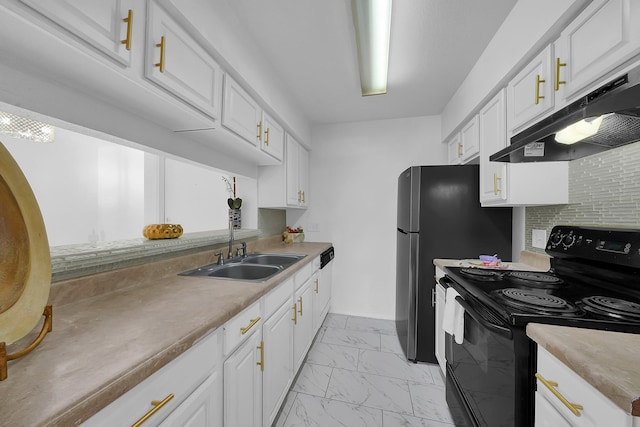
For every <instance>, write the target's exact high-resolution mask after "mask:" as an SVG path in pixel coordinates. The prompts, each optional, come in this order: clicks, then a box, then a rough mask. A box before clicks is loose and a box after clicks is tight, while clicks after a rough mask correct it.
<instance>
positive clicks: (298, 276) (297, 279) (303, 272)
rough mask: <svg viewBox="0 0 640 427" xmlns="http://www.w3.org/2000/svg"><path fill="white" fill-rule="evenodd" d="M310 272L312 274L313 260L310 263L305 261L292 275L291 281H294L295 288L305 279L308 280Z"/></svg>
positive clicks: (303, 282) (302, 283) (304, 281)
mask: <svg viewBox="0 0 640 427" xmlns="http://www.w3.org/2000/svg"><path fill="white" fill-rule="evenodd" d="M312 274H313V261H312V262H310V263H307V264H306V265H305V266H304V267H302V268H301V269H300V270H298V271H297V272H296V273H295V274H294V275H293V281H294V283H295V286H296V289H298V288H299V287H300V286H302V285H304V284H305V283H306V281H307V280H309V277H311V275H312Z"/></svg>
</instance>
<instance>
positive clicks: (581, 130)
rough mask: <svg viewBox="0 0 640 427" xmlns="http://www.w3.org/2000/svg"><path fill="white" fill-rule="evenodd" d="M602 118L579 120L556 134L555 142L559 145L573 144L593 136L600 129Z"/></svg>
mask: <svg viewBox="0 0 640 427" xmlns="http://www.w3.org/2000/svg"><path fill="white" fill-rule="evenodd" d="M603 118H604V116H599V117H595V118H593V117H592V118H588V119H583V120H580V121H579V122H577V123H574V124H572V125H569V126H567V127H566V128H564V129H562V130H561V131H560V132H557V133H556V141H558V142H559V143H560V144H567V145H569V144H575V143H576V142H578V141H582V140H583V139H585V138H588V137H590V136H593V135H595V134H596V133H598V129H600V125H601V124H602V119H603Z"/></svg>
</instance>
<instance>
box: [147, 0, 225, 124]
mask: <svg viewBox="0 0 640 427" xmlns="http://www.w3.org/2000/svg"><path fill="white" fill-rule="evenodd" d="M147 15H148V16H147V20H148V27H147V41H146V43H147V44H146V56H145V73H144V74H145V77H147V78H148V79H149V80H151V81H152V82H154V83H156V84H157V85H159V86H160V87H162V88H164V89H165V90H167V91H169V92H171V93H172V94H173V95H175V96H177V97H178V98H180V99H182V100H183V101H185V102H187V103H188V104H190V105H192V106H194V107H195V108H197V109H199V110H200V111H202V112H203V113H205V114H206V115H208V116H209V117H211V118H213V119H218V118H219V117H220V110H221V103H222V69H221V68H220V66H219V65H218V64H217V63H216V61H214V59H213V58H212V57H211V55H209V54H208V53H207V52H206V51H205V50H204V49H203V48H202V47H201V46H200V45H199V44H198V42H197V41H196V40H195V39H194V38H193V37H191V35H189V33H187V32H186V31H185V30H184V29H183V28H182V27H181V26H180V25H179V24H178V22H177V21H176V20H175V19H174V18H173V17H172V16H171V15H169V13H168V12H167V11H166V10H165V9H164V8H163V7H161V6H160V5H159V4H157V3H156V2H155V1H150V2H149V7H148V14H147Z"/></svg>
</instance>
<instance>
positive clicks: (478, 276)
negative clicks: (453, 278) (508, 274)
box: [460, 268, 502, 281]
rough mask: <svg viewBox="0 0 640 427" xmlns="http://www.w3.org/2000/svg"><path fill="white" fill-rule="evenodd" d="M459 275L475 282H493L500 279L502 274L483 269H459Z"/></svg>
mask: <svg viewBox="0 0 640 427" xmlns="http://www.w3.org/2000/svg"><path fill="white" fill-rule="evenodd" d="M460 274H462V275H463V276H467V277H469V278H471V279H475V280H485V281H495V280H501V279H502V273H499V272H497V271H493V270H489V269H483V268H461V269H460Z"/></svg>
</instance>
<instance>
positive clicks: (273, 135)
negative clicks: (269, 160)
mask: <svg viewBox="0 0 640 427" xmlns="http://www.w3.org/2000/svg"><path fill="white" fill-rule="evenodd" d="M262 132H263V134H262V138H261V141H260V142H261V144H260V148H261V149H262V151H264V152H265V153H267V154H269V155H271V156H272V157H274V158H275V159H277V160H282V155H283V152H284V128H283V127H282V126H280V125H279V124H278V122H276V121H275V119H274V118H273V117H271V116H270V115H268V114H267V113H263V114H262Z"/></svg>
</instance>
